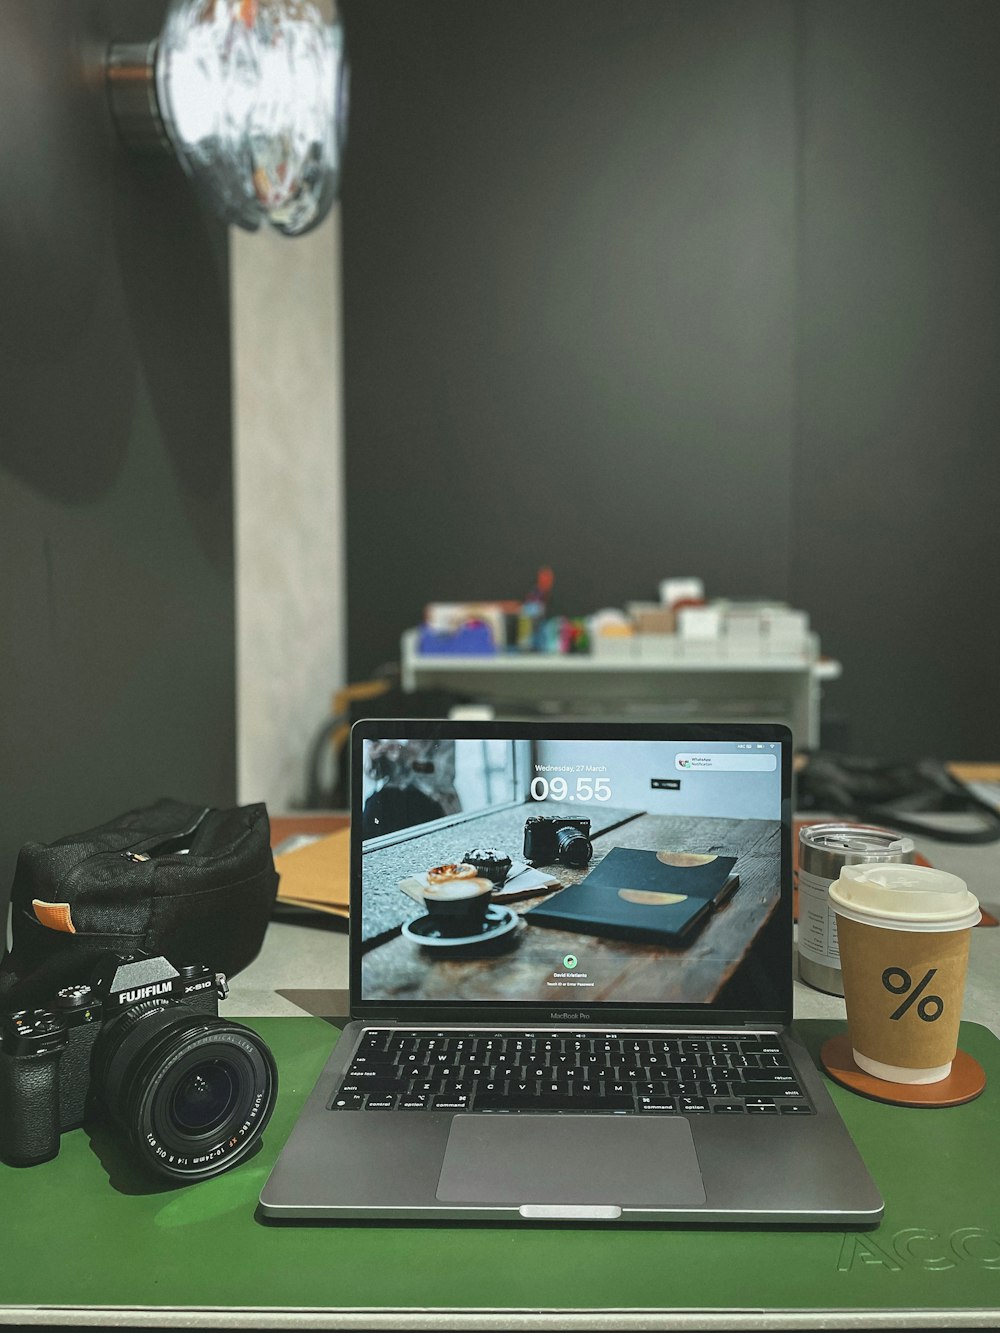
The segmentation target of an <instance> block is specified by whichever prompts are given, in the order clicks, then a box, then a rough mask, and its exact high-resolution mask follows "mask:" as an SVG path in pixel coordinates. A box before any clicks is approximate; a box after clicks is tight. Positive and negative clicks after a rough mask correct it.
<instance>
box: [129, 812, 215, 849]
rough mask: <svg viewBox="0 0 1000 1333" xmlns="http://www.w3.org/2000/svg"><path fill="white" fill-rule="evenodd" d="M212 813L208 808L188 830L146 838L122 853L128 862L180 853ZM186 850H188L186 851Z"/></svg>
mask: <svg viewBox="0 0 1000 1333" xmlns="http://www.w3.org/2000/svg"><path fill="white" fill-rule="evenodd" d="M210 811H211V806H206V807H205V808H204V810H202V812H201V814H200V815H199V816H198V818H197V819H196V820H195V821H194V823H193V824H190V825H188V827H187V828H184V829H179V830H178V831H177V832H176V833H166V834H164V833H157V834H156V835H155V836H154V837H152V838H146V839H145V840H144V841H143V842H137V843H134V844H133V845H132V846H131V847H129V848H128V849H127V850H126V851H123V852H120V853H119V855H120V856H123V857H124V858H125V860H126V861H133V862H141V861H151V860H152V859H153V858H154V857H158V856H170V855H171V853H175V854H176V853H179V852H180V851H181V849H182V845H183V844H184V843H186V842H188V841H190V839H191V837H192V836H193V834H195V833H196V832H197V831H198V829H199V828H200V826H201V825H202V824H203V823H204V821H205V818H206V817H207V815H208V814H209V812H210ZM185 850H186V849H185Z"/></svg>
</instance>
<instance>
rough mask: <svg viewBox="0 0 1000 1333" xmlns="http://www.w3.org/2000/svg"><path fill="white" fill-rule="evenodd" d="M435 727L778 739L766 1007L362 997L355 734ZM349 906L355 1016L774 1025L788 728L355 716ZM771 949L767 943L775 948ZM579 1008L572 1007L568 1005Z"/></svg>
mask: <svg viewBox="0 0 1000 1333" xmlns="http://www.w3.org/2000/svg"><path fill="white" fill-rule="evenodd" d="M434 736H440V737H444V738H447V739H454V740H483V739H496V740H529V741H532V740H548V739H551V740H580V741H598V740H602V741H613V740H634V741H670V742H677V743H680V744H694V743H697V742H706V741H715V742H722V743H728V742H732V743H737V742H754V743H758V742H760V743H765V744H770V743H778V744H779V745H780V755H781V806H780V811H781V813H780V824H781V831H780V848H781V850H780V860H779V870H780V896H779V901H778V906H777V908H776V911H777V913H778V930H779V935H780V951H781V956H782V957H784V958H785V959H786V960H787V966H786V967H785V968H784V969H783V972H782V976H781V978H780V990H779V995H780V997H781V998H782V1000H783V1002H782V1003H780V1004H779V1006H778V1007H776V1008H773V1009H772V1008H767V1009H735V1010H733V1009H721V1008H716V1007H715V1006H714V1005H698V1006H684V1005H676V1004H670V1003H666V1002H665V1003H662V1004H645V1005H636V1004H619V1003H613V1002H609V1001H602V1002H600V1003H597V1004H589V1005H587V1006H586V1013H587V1014H588V1016H587V1017H586V1018H584V1017H582V1016H581V1017H580V1018H578V1019H566V1018H563V1017H559V1015H560V1014H565V1013H566V1012H567V1011H568V1010H570V1009H572V1010H574V1011H577V1006H574V1005H570V1004H563V1005H559V1006H553V1005H550V1004H548V1005H547V1004H527V1003H522V1002H518V1001H496V1000H479V1001H475V1002H465V1001H461V1000H454V1001H439V1002H434V1003H424V1002H422V1001H417V1000H366V999H365V998H364V997H363V995H362V993H361V962H362V957H363V951H362V934H361V931H362V918H361V912H362V906H361V895H362V882H361V880H362V875H361V871H362V845H363V844H362V838H361V834H360V830H361V828H362V805H363V780H362V778H363V774H362V763H363V742H364V741H367V740H384V739H389V738H391V737H405V738H407V739H410V738H412V739H415V740H416V739H423V738H426V737H434ZM350 744H351V829H352V833H351V886H350V893H351V907H350V924H349V931H350V982H349V984H350V1012H351V1017H352V1018H355V1019H362V1020H365V1021H374V1022H385V1023H390V1022H392V1023H395V1022H400V1023H405V1024H408V1025H420V1026H426V1025H428V1024H435V1023H440V1024H441V1025H442V1026H447V1027H454V1026H455V1025H456V1024H476V1025H480V1026H481V1025H483V1024H494V1025H497V1026H505V1025H511V1026H517V1027H519V1028H522V1027H523V1028H528V1029H529V1030H530V1029H531V1028H533V1027H534V1028H550V1027H555V1026H565V1025H566V1023H567V1022H569V1023H571V1024H573V1025H575V1026H579V1027H581V1028H582V1027H594V1026H599V1027H601V1028H616V1027H622V1028H623V1027H626V1026H628V1027H634V1026H650V1025H653V1026H660V1027H666V1026H669V1027H678V1028H679V1027H706V1026H711V1027H732V1028H742V1027H754V1028H761V1029H771V1028H773V1029H778V1028H781V1027H785V1026H787V1025H788V1024H789V1023H790V1022H791V1019H792V988H793V979H792V851H791V831H792V768H793V763H792V760H793V755H792V734H791V732H790V731H789V729H788V728H787V727H785V726H783V725H781V724H779V723H769V722H768V723H766V722H759V723H750V722H746V723H678V724H676V725H675V724H671V723H652V722H650V723H644V722H622V723H615V722H579V723H576V722H546V721H534V720H532V721H520V722H512V721H490V722H487V721H461V722H457V721H456V722H453V721H450V720H447V719H428V718H365V719H363V720H361V721H358V722H356V723H355V724H354V726H353V727H352V729H351V742H350ZM776 952H777V950H776ZM578 1012H579V1011H578Z"/></svg>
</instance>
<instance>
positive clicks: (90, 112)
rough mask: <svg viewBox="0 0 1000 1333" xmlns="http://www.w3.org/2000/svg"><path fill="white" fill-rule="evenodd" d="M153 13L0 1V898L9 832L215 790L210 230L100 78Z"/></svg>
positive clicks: (224, 772) (223, 486) (221, 461)
mask: <svg viewBox="0 0 1000 1333" xmlns="http://www.w3.org/2000/svg"><path fill="white" fill-rule="evenodd" d="M163 8H164V6H163V4H161V3H152V2H150V3H136V2H135V0H118V2H116V3H68V0H6V2H5V3H4V4H3V5H2V6H0V166H2V173H0V178H2V180H3V187H2V189H0V287H2V292H3V297H2V301H0V533H2V537H0V541H2V550H3V560H2V564H0V625H2V630H0V634H2V637H0V691H2V713H0V719H2V720H0V908H2V906H3V901H4V899H5V895H6V891H7V889H8V887H9V882H10V877H11V873H12V870H13V865H14V858H15V856H16V851H17V848H18V847H19V846H20V845H21V843H23V842H25V841H27V840H29V839H42V840H47V839H50V838H53V837H56V836H59V835H61V834H63V833H68V832H71V831H73V830H74V829H79V828H83V827H86V826H87V825H88V824H90V823H94V822H98V821H100V820H103V819H106V818H109V817H111V816H112V815H114V814H116V813H117V812H119V811H121V810H124V809H127V808H129V807H130V806H133V805H138V804H141V803H144V802H146V801H148V800H152V799H155V798H156V797H157V796H160V795H164V794H171V795H176V796H178V797H182V798H185V797H186V798H189V799H191V800H204V801H206V802H231V801H232V800H233V798H234V794H235V793H234V787H235V737H234V714H235V704H234V646H233V568H232V530H233V518H232V501H231V468H230V407H229V402H230V384H229V317H228V293H227V282H228V275H227V261H226V248H225V243H226V238H225V232H224V231H223V229H222V228H220V227H218V226H216V225H215V224H213V223H209V222H208V221H207V220H206V219H205V217H204V216H203V215H202V214H201V212H200V211H199V209H198V207H197V206H196V204H195V203H194V200H193V195H192V192H191V190H190V188H189V187H188V184H187V182H186V180H185V179H184V178H183V176H182V174H181V172H180V169H179V168H178V167H177V166H176V164H174V163H172V162H165V163H160V162H156V163H147V164H142V163H139V162H136V161H135V160H134V159H132V158H130V157H129V156H128V154H127V153H126V152H125V150H124V149H123V148H122V147H121V146H120V145H119V143H118V140H117V138H116V135H115V132H114V129H113V126H112V123H111V120H110V117H109V113H108V109H107V106H106V102H105V97H104V90H103V83H102V79H101V76H100V68H101V60H102V56H103V50H104V48H105V46H106V44H107V41H108V39H109V38H112V37H113V38H124V39H139V38H141V37H145V36H149V35H152V34H153V33H155V32H157V31H158V30H159V25H160V20H161V16H162V11H163Z"/></svg>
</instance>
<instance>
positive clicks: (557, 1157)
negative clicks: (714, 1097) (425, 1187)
mask: <svg viewBox="0 0 1000 1333" xmlns="http://www.w3.org/2000/svg"><path fill="white" fill-rule="evenodd" d="M437 1197H438V1198H439V1199H440V1200H441V1202H442V1203H481V1204H484V1203H503V1204H518V1205H520V1204H541V1205H545V1204H549V1205H560V1204H562V1205H583V1206H587V1205H589V1206H592V1207H594V1206H597V1207H611V1208H614V1207H619V1208H656V1207H662V1206H666V1205H675V1206H678V1205H680V1206H683V1205H696V1204H701V1203H704V1202H705V1188H704V1186H703V1184H702V1179H701V1170H700V1168H699V1166H698V1157H697V1154H696V1153H695V1148H694V1142H693V1140H692V1138H691V1127H690V1125H689V1124H688V1122H687V1121H686V1120H684V1119H682V1118H681V1117H679V1116H678V1117H677V1118H676V1119H675V1118H673V1117H671V1118H670V1119H669V1120H668V1119H662V1120H661V1119H648V1120H647V1119H646V1118H645V1117H643V1116H641V1115H629V1116H624V1115H565V1114H564V1115H457V1116H456V1117H455V1119H454V1121H453V1122H452V1126H451V1133H450V1134H449V1136H448V1147H447V1150H446V1152H445V1156H444V1165H443V1166H442V1168H441V1177H440V1179H439V1181H438V1188H437Z"/></svg>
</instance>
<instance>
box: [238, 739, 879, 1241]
mask: <svg viewBox="0 0 1000 1333" xmlns="http://www.w3.org/2000/svg"><path fill="white" fill-rule="evenodd" d="M791 772H792V740H791V735H790V733H789V731H788V730H787V729H786V728H784V727H781V726H776V725H770V724H767V725H765V724H753V725H750V724H745V725H735V724H734V725H728V724H727V725H721V724H719V725H714V724H713V725H685V726H681V725H676V726H674V725H661V724H655V725H653V724H650V725H646V724H637V723H628V724H624V723H623V724H612V723H600V724H598V723H579V724H575V723H564V722H561V723H555V722H551V723H549V722H543V721H530V722H527V721H525V722H472V721H462V722H457V721H455V722H453V721H427V720H421V721H400V720H398V719H394V720H388V721H376V720H369V721H364V722H359V723H357V724H356V725H355V727H354V729H353V734H352V846H351V913H350V954H351V979H350V995H351V1021H350V1023H349V1024H348V1026H346V1027H345V1029H344V1031H343V1034H342V1035H341V1037H340V1039H339V1041H338V1042H337V1045H336V1048H335V1050H334V1052H333V1054H332V1056H331V1058H330V1061H329V1063H328V1064H327V1066H326V1068H325V1069H324V1071H323V1073H322V1075H321V1077H320V1079H319V1082H318V1083H317V1085H316V1088H315V1089H314V1091H313V1093H312V1095H311V1096H310V1098H309V1100H308V1102H307V1104H306V1106H305V1108H304V1109H303V1111H302V1114H301V1116H300V1118H299V1120H298V1122H297V1124H296V1126H295V1128H294V1130H293V1132H292V1134H291V1137H290V1138H289V1140H288V1143H287V1144H286V1146H285V1148H284V1150H283V1151H282V1153H281V1155H280V1157H279V1159H278V1162H277V1164H276V1165H275V1167H274V1170H273V1171H272V1173H271V1176H270V1178H269V1179H268V1181H267V1183H266V1185H265V1186H264V1189H263V1191H262V1193H261V1196H260V1203H261V1209H262V1212H263V1214H264V1215H265V1216H267V1217H270V1218H277V1219H281V1218H285V1219H304V1218H305V1219H308V1218H312V1219H317V1220H318V1219H323V1218H341V1219H348V1218H354V1219H376V1218H391V1219H395V1220H405V1219H414V1220H421V1221H435V1220H440V1221H453V1220H465V1221H468V1220H488V1221H493V1222H504V1221H509V1222H514V1223H540V1222H553V1221H567V1220H569V1221H578V1222H598V1223H604V1224H607V1225H622V1224H626V1225H627V1224H629V1223H639V1222H651V1221H652V1222H675V1223H684V1224H692V1223H709V1222H710V1223H752V1224H764V1223H776V1224H783V1225H789V1224H800V1223H801V1224H817V1223H819V1224H824V1223H825V1224H827V1225H830V1226H833V1227H842V1226H844V1225H862V1226H863V1225H875V1224H876V1223H877V1222H878V1220H879V1218H880V1217H881V1215H882V1210H883V1202H882V1199H881V1197H880V1195H879V1192H878V1190H877V1188H876V1186H875V1184H874V1182H873V1181H872V1180H871V1178H870V1176H869V1175H868V1172H867V1170H866V1169H865V1166H864V1164H863V1162H862V1160H861V1158H860V1156H859V1154H858V1151H857V1149H856V1148H855V1145H854V1143H853V1141H852V1140H851V1138H850V1135H849V1134H848V1132H847V1129H846V1127H845V1125H844V1124H843V1122H842V1120H841V1119H840V1116H839V1114H838V1113H837V1111H836V1109H835V1107H834V1105H833V1102H832V1101H831V1099H830V1097H829V1095H828V1093H827V1091H826V1088H825V1086H824V1081H823V1079H822V1078H821V1077H820V1075H819V1073H818V1072H817V1070H816V1068H815V1066H814V1065H813V1063H812V1061H811V1060H810V1057H809V1055H808V1053H807V1052H806V1050H805V1049H804V1048H803V1046H802V1045H801V1044H800V1043H799V1042H798V1041H797V1040H796V1039H795V1038H794V1037H793V1036H792V1035H791V1034H790V1033H789V1031H788V1024H789V1023H790V1021H791V1017H792V863H791ZM640 854H641V855H640ZM561 903H562V905H561Z"/></svg>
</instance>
